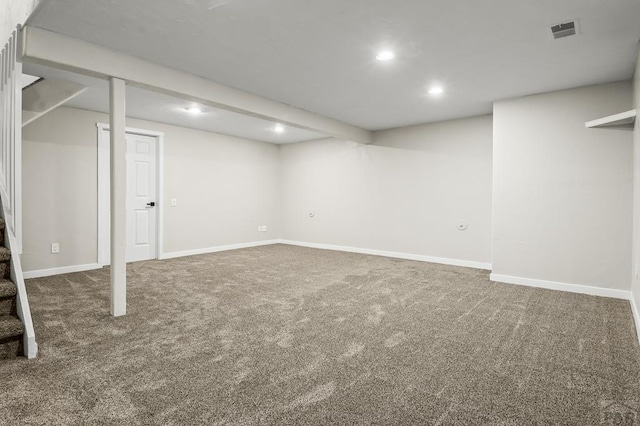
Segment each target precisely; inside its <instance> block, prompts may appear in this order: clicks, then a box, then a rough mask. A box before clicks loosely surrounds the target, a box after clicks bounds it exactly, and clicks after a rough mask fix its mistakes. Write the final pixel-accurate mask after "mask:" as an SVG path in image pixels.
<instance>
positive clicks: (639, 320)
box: [631, 54, 640, 339]
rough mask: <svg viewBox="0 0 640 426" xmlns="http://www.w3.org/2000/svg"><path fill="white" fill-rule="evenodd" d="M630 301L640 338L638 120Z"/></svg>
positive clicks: (638, 89) (639, 88)
mask: <svg viewBox="0 0 640 426" xmlns="http://www.w3.org/2000/svg"><path fill="white" fill-rule="evenodd" d="M633 105H634V108H636V109H637V110H639V111H640V54H639V55H638V59H637V62H636V69H635V74H634V76H633ZM631 268H632V279H631V303H632V306H633V311H634V315H635V318H636V327H637V329H638V338H639V339H640V120H638V119H637V120H636V125H635V127H634V129H633V262H632V265H631Z"/></svg>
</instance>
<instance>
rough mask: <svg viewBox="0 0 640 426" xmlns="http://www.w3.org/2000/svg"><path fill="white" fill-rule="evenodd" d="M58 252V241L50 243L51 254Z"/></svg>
mask: <svg viewBox="0 0 640 426" xmlns="http://www.w3.org/2000/svg"><path fill="white" fill-rule="evenodd" d="M58 253H60V243H53V244H51V254H58Z"/></svg>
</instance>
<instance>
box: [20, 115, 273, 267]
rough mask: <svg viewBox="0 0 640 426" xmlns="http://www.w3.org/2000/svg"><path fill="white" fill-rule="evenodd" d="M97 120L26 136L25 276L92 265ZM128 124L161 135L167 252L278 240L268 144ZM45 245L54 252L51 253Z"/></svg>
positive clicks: (100, 118)
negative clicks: (57, 250) (264, 227)
mask: <svg viewBox="0 0 640 426" xmlns="http://www.w3.org/2000/svg"><path fill="white" fill-rule="evenodd" d="M96 122H103V123H104V122H108V116H107V115H105V114H101V113H95V112H90V111H85V110H79V109H74V108H58V109H56V110H54V111H53V112H51V113H49V114H47V115H46V116H44V117H42V118H40V119H38V120H37V121H35V122H34V123H32V124H30V125H29V126H27V127H25V128H24V133H23V140H24V142H23V167H24V172H23V173H24V177H23V179H24V201H23V210H24V248H23V254H22V262H23V267H24V270H25V271H34V270H43V269H52V268H60V267H66V266H74V265H89V264H95V263H96V261H97V128H96ZM127 126H130V127H135V128H140V129H147V130H154V131H159V132H164V133H165V137H164V174H165V179H164V212H165V214H164V248H163V251H164V252H165V253H168V254H171V253H173V252H182V251H189V250H198V249H207V248H211V247H218V246H224V245H229V244H238V243H248V242H256V241H263V240H269V239H273V238H276V237H277V235H278V233H279V229H278V226H279V224H278V162H279V158H278V147H277V146H276V145H272V144H268V143H264V142H256V141H249V140H245V139H240V138H236V137H230V136H223V135H218V134H215V133H208V132H203V131H198V130H191V129H185V128H181V127H176V126H170V125H165V124H159V123H153V122H147V121H141V120H134V119H128V120H127ZM171 198H176V199H177V201H178V206H177V207H170V206H169V202H170V199H171ZM258 225H267V227H268V228H267V229H268V231H267V232H261V233H259V232H257V227H258ZM53 242H58V243H60V254H55V255H54V254H51V253H50V248H51V247H50V245H51V243H53Z"/></svg>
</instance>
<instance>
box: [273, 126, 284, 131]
mask: <svg viewBox="0 0 640 426" xmlns="http://www.w3.org/2000/svg"><path fill="white" fill-rule="evenodd" d="M273 131H274V132H276V133H282V132H284V126H283V125H282V124H276V126H275V127H274V128H273Z"/></svg>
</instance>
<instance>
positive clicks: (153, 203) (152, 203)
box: [147, 201, 156, 207]
mask: <svg viewBox="0 0 640 426" xmlns="http://www.w3.org/2000/svg"><path fill="white" fill-rule="evenodd" d="M155 205H156V203H155V201H152V202H150V203H147V207H155Z"/></svg>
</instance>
